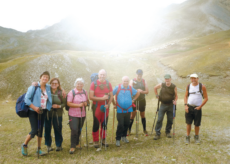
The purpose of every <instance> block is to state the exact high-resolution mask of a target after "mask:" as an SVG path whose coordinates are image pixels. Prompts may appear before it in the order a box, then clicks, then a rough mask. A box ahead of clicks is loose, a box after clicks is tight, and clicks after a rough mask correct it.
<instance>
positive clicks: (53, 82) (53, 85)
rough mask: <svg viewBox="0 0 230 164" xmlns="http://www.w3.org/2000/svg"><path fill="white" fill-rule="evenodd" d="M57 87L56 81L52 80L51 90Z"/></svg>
mask: <svg viewBox="0 0 230 164" xmlns="http://www.w3.org/2000/svg"><path fill="white" fill-rule="evenodd" d="M58 87H59V84H58V81H57V80H53V81H52V83H51V88H52V89H57V88H58Z"/></svg>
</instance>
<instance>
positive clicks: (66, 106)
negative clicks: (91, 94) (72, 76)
mask: <svg viewBox="0 0 230 164" xmlns="http://www.w3.org/2000/svg"><path fill="white" fill-rule="evenodd" d="M82 90H83V94H84V95H85V96H86V92H85V90H84V89H82ZM72 93H73V99H72V102H73V100H74V97H75V95H81V93H77V94H75V92H74V90H73V89H72ZM67 97H68V95H67V96H66V105H65V110H67V111H69V108H70V107H69V106H68V105H67Z"/></svg>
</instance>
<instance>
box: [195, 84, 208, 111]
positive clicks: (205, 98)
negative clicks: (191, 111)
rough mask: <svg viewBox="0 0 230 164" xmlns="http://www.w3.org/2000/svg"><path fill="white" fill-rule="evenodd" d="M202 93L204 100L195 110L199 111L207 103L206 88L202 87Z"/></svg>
mask: <svg viewBox="0 0 230 164" xmlns="http://www.w3.org/2000/svg"><path fill="white" fill-rule="evenodd" d="M202 91H203V96H204V100H203V102H202V104H201V105H200V106H199V107H196V109H197V110H200V109H201V108H202V107H203V106H204V105H205V104H206V102H207V101H208V94H207V90H206V87H205V86H204V85H202Z"/></svg>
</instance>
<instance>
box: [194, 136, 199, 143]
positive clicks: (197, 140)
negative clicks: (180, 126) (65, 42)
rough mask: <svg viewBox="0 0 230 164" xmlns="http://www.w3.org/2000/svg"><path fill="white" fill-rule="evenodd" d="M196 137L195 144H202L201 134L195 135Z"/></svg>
mask: <svg viewBox="0 0 230 164" xmlns="http://www.w3.org/2000/svg"><path fill="white" fill-rule="evenodd" d="M194 139H195V144H197V145H200V139H199V135H195V136H194Z"/></svg>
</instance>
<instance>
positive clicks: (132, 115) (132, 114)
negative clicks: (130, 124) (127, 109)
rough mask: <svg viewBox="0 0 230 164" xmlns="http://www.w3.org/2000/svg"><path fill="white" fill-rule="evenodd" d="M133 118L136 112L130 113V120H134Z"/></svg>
mask: <svg viewBox="0 0 230 164" xmlns="http://www.w3.org/2000/svg"><path fill="white" fill-rule="evenodd" d="M135 116H136V111H134V112H132V113H131V117H130V119H134V118H135Z"/></svg>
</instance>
